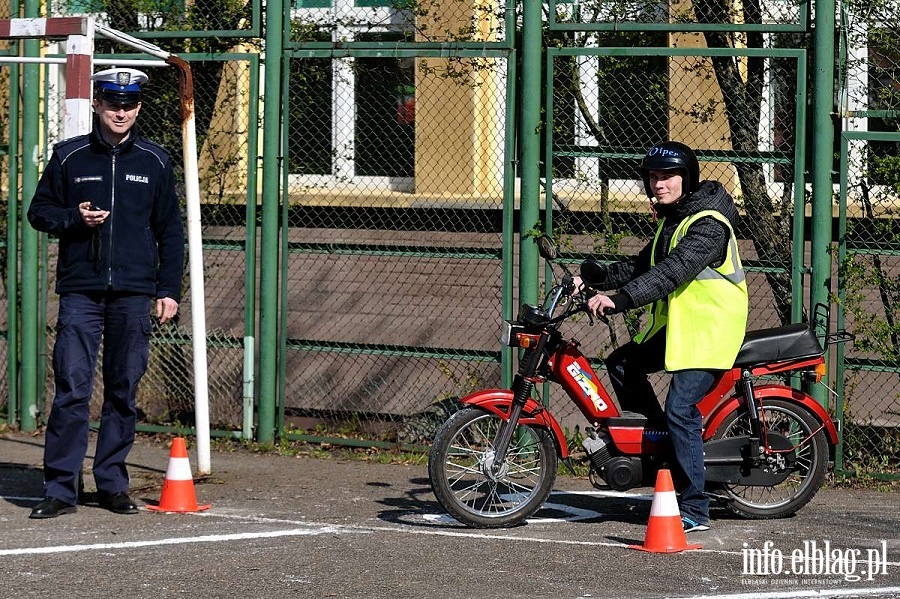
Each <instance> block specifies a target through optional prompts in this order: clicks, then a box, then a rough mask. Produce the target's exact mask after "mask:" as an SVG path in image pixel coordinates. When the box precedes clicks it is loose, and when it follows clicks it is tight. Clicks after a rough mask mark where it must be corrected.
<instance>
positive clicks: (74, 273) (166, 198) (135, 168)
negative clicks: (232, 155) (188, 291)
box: [28, 126, 184, 301]
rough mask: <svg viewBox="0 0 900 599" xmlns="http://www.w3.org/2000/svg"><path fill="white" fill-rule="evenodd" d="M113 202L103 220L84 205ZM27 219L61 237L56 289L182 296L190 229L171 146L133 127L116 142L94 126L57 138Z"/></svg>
mask: <svg viewBox="0 0 900 599" xmlns="http://www.w3.org/2000/svg"><path fill="white" fill-rule="evenodd" d="M83 202H91V203H93V204H94V205H95V206H96V207H98V208H100V209H102V210H109V211H110V214H109V217H108V218H107V219H106V221H105V222H104V223H103V224H102V225H101V226H100V227H97V228H92V227H88V226H87V225H86V224H85V223H84V221H83V220H82V219H81V214H80V212H79V209H78V205H79V204H81V203H83ZM28 220H29V222H30V223H31V225H32V226H33V227H34V228H35V229H37V230H38V231H43V232H46V233H51V234H54V235H56V236H58V237H59V258H58V260H57V267H56V292H57V293H72V292H81V293H83V292H96V291H118V292H129V293H142V294H146V295H149V296H151V297H155V298H163V297H170V298H172V299H174V300H175V301H181V279H182V274H183V269H184V230H183V225H182V220H181V207H180V204H179V201H178V196H177V195H176V192H175V176H174V173H173V172H172V163H171V160H170V158H169V154H168V152H167V151H166V150H165V149H164V148H162V147H161V146H159V145H157V144H155V143H153V142H151V141H148V140H146V139H144V138H142V137H141V136H140V134H139V133H138V131H137V128H136V127H134V128H132V129H131V135H130V136H129V138H128V139H127V140H125V141H124V142H122V143H121V144H119V145H118V146H116V147H112V146H111V145H110V144H109V143H107V142H106V141H105V140H104V139H103V138H102V137H101V136H100V135H99V134H98V133H97V127H96V126H95V128H94V131H92V132H91V133H90V134H88V135H81V136H78V137H73V138H71V139H67V140H64V141H61V142H59V143H58V144H56V146H55V147H54V149H53V155H52V156H51V158H50V161H49V163H48V164H47V167H46V168H45V169H44V172H43V174H42V175H41V179H40V182H39V183H38V187H37V190H36V191H35V194H34V198H33V199H32V201H31V206H30V207H29V209H28Z"/></svg>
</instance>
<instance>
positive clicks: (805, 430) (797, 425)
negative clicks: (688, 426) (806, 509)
mask: <svg viewBox="0 0 900 599" xmlns="http://www.w3.org/2000/svg"><path fill="white" fill-rule="evenodd" d="M761 402H762V405H763V407H762V409H761V411H760V412H761V413H760V420H761V422H762V424H763V425H764V426H765V428H766V430H767V431H769V432H770V433H772V434H777V435H780V436H782V437H784V438H785V439H787V441H788V446H789V447H791V448H792V449H789V450H786V451H776V452H773V453H772V454H771V455H769V456H763V457H762V459H763V460H764V462H763V464H762V465H761V466H760V467H762V468H764V469H766V470H767V471H769V472H772V473H773V474H786V475H787V476H786V478H784V480H782V481H781V482H779V483H778V484H776V485H772V486H749V485H732V484H724V483H723V485H722V487H721V488H722V491H723V493H724V500H725V504H726V505H727V506H728V508H729V509H730V510H731V511H733V512H735V513H736V514H739V515H741V516H744V517H745V518H755V519H761V518H783V517H785V516H790V515H791V514H793V513H795V512H796V511H797V510H799V509H800V508H802V507H803V506H804V505H806V504H807V503H809V501H810V500H811V499H812V498H813V496H814V495H815V494H816V492H817V491H818V490H819V487H821V486H822V481H823V480H824V479H825V471H826V469H827V468H828V441H827V439H826V437H825V431H824V429H822V427H821V424H820V423H819V421H818V420H816V419H815V418H814V417H813V416H812V414H810V413H809V411H808V410H806V409H805V408H803V407H801V406H798V405H797V404H794V403H791V402H788V401H784V400H782V399H777V398H771V399H766V398H763V399H762V400H761ZM750 434H751V432H750V418H749V416H748V415H747V413H746V412H745V411H743V410H736V411H734V412H732V413H731V414H729V415H728V416H727V417H726V418H725V420H724V421H723V422H722V425H721V426H720V427H719V430H718V431H716V433H715V435H714V438H716V439H726V438H729V437H740V436H745V435H750Z"/></svg>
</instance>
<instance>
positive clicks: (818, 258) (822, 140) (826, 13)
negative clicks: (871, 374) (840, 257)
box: [810, 0, 835, 404]
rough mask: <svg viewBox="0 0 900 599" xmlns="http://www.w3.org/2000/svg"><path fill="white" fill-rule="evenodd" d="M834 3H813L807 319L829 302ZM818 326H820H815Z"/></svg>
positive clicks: (819, 395) (819, 394)
mask: <svg viewBox="0 0 900 599" xmlns="http://www.w3.org/2000/svg"><path fill="white" fill-rule="evenodd" d="M834 11H835V2H834V0H820V1H817V2H816V17H815V21H816V27H815V37H814V40H813V44H814V46H815V49H814V52H815V54H814V56H815V58H814V60H815V72H814V84H813V156H812V158H813V160H812V227H811V240H810V254H811V260H810V262H811V266H812V275H811V278H810V318H813V317H814V315H815V307H816V305H817V304H820V303H822V304H826V305H828V304H829V302H830V299H829V294H830V291H831V253H830V251H829V246H830V245H831V203H832V196H833V193H832V181H831V171H832V163H833V149H832V148H833V147H834V121H833V115H834ZM816 324H817V325H819V324H820V323H816ZM813 393H814V396H815V398H816V399H817V400H818V401H819V402H821V403H823V404H825V402H826V400H827V395H826V394H825V390H824V389H821V386H820V385H816V386H814V387H813Z"/></svg>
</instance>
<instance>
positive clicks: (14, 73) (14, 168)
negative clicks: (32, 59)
mask: <svg viewBox="0 0 900 599" xmlns="http://www.w3.org/2000/svg"><path fill="white" fill-rule="evenodd" d="M13 14H18V12H16V13H13ZM10 46H11V48H10V50H11V51H14V50H18V45H17V44H15V43H13V44H10ZM8 68H9V80H10V81H13V82H15V81H18V80H19V73H20V69H19V65H17V64H11V65H9V67H8ZM8 133H9V149H8V155H7V157H8V165H9V178H8V185H9V187H8V189H9V193H8V195H7V202H6V298H7V300H6V322H7V323H8V325H7V327H6V380H7V381H9V384H8V385H7V386H8V388H9V392H8V393H9V395H8V397H7V400H6V421H7V423H8V424H9V425H11V426H15V425H16V424H18V421H19V415H18V413H19V385H18V380H19V304H18V302H16V299H15V298H17V297H19V256H18V250H17V248H18V247H19V234H20V232H19V86H18V85H15V84H13V85H10V88H9V125H8Z"/></svg>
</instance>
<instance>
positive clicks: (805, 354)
mask: <svg viewBox="0 0 900 599" xmlns="http://www.w3.org/2000/svg"><path fill="white" fill-rule="evenodd" d="M824 353H825V350H824V349H822V345H821V344H820V343H819V339H818V337H816V334H815V332H814V331H813V330H812V329H811V328H810V326H809V325H806V324H789V325H787V326H784V327H775V328H772V329H760V330H758V331H748V332H747V334H746V335H745V336H744V344H743V345H742V346H741V350H740V351H739V352H738V355H737V358H735V360H734V365H735V366H753V365H755V364H764V363H769V362H783V361H785V360H797V359H800V358H813V357H816V356H821V355H822V354H824Z"/></svg>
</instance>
